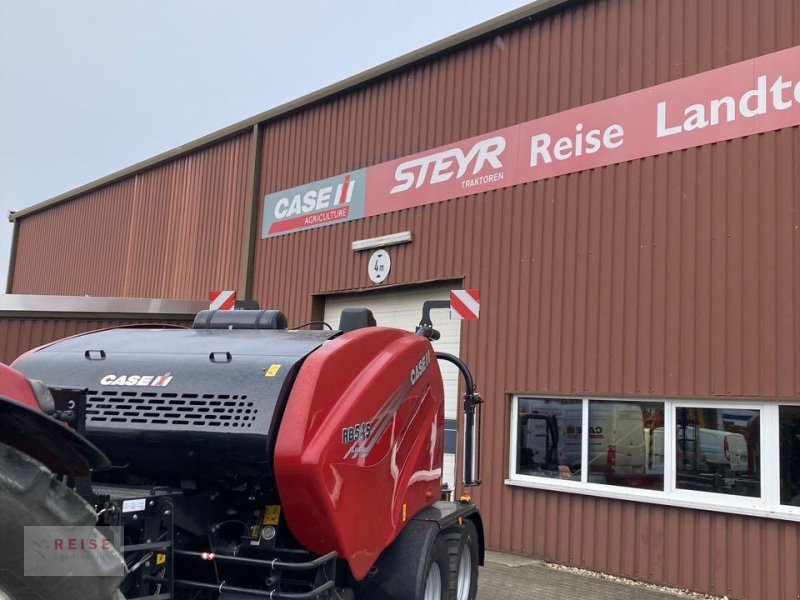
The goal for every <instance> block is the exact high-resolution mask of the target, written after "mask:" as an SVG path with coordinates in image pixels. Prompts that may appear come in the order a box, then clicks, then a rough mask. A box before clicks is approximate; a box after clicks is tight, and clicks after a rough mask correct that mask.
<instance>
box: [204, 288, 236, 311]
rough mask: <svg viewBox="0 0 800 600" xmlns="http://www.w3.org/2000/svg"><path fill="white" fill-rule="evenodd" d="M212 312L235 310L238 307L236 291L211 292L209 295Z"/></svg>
mask: <svg viewBox="0 0 800 600" xmlns="http://www.w3.org/2000/svg"><path fill="white" fill-rule="evenodd" d="M208 299H209V301H210V302H211V305H210V306H209V308H210V309H211V310H233V308H234V306H235V305H236V291H235V290H211V291H210V292H209V293H208Z"/></svg>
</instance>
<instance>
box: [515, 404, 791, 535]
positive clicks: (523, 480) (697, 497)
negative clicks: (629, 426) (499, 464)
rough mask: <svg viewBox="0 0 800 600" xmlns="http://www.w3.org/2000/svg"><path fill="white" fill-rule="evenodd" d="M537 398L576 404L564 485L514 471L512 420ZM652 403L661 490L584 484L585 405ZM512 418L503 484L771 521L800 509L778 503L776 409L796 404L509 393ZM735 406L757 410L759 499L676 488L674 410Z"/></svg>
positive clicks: (777, 412) (586, 434) (778, 470)
mask: <svg viewBox="0 0 800 600" xmlns="http://www.w3.org/2000/svg"><path fill="white" fill-rule="evenodd" d="M523 398H524V399H542V400H581V401H582V411H583V412H582V427H581V480H580V481H567V480H562V479H550V478H546V477H541V476H537V475H524V474H520V473H517V472H516V469H517V446H518V435H517V422H518V421H517V419H518V416H519V400H520V399H523ZM590 401H605V402H657V403H663V404H664V489H663V490H647V489H641V488H634V487H625V486H616V485H607V484H602V483H591V482H589V481H588V472H589V470H588V459H589V444H588V431H589V402H590ZM507 406H508V407H510V410H511V415H510V419H509V423H510V427H509V429H510V431H509V434H510V435H509V442H510V443H509V453H508V461H509V462H508V470H507V473H508V476H507V478H506V479H505V484H506V485H509V486H515V487H525V488H533V489H542V490H549V491H557V492H569V493H574V494H581V495H588V496H597V497H602V498H612V499H619V500H629V501H635V502H645V503H651V504H662V505H667V506H680V507H685V508H694V509H700V510H711V511H715V512H727V513H733V514H742V515H752V516H760V517H772V518H777V519H784V520H792V521H800V506H798V507H793V506H787V505H782V504H781V503H780V439H779V432H780V428H779V411H780V407H781V406H800V401H791V400H788V401H782V400H778V399H775V400H769V401H765V400H763V399H746V398H745V399H738V398H737V399H733V398H725V399H720V400H714V399H687V398H655V397H603V396H578V395H557V396H554V395H551V394H536V393H524V394H520V393H518V394H511V395H510V402H508V403H507ZM684 407H685V408H713V409H721V408H735V409H749V410H758V411H760V428H759V441H760V446H761V450H760V451H761V456H760V479H761V496H760V497H751V496H736V495H733V494H720V493H716V492H706V491H696V490H685V489H679V488H678V487H677V471H676V456H675V450H676V441H675V437H676V425H677V409H678V408H684Z"/></svg>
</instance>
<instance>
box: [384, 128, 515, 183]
mask: <svg viewBox="0 0 800 600" xmlns="http://www.w3.org/2000/svg"><path fill="white" fill-rule="evenodd" d="M505 149H506V139H505V138H504V137H503V136H501V135H498V136H495V137H491V138H488V139H485V140H481V141H479V142H476V143H475V145H474V146H472V149H471V150H470V151H469V152H467V154H464V152H463V151H462V150H461V148H451V149H449V150H444V151H443V152H437V153H435V154H429V155H428V156H423V157H421V158H415V159H414V160H408V161H406V162H404V163H400V164H399V165H398V166H397V169H396V170H395V173H394V177H395V180H396V181H398V182H402V183H399V184H398V185H396V186H394V187H393V188H392V190H391V192H389V193H390V194H397V193H398V192H405V191H406V190H408V189H411V187H412V186H414V187H415V188H419V187H421V186H422V184H423V183H425V180H426V178H427V179H428V183H430V184H435V183H441V182H443V181H447V180H449V179H451V178H452V177H453V175H455V176H456V179H460V178H461V177H463V176H464V174H465V173H466V172H467V168H468V167H469V166H470V164H474V166H473V167H472V175H477V174H478V173H480V172H481V169H483V167H484V165H485V164H486V163H489V164H490V165H491V166H492V168H494V169H502V168H503V163H501V162H500V155H501V154H502V153H503V150H505ZM453 159H455V164H457V165H458V169H457V170H456V171H455V173H454V172H453V166H454V161H453ZM473 161H474V163H473ZM431 165H433V168H432V169H431V174H430V178H428V167H430V166H431ZM415 169H419V170H417V171H416V172H415ZM415 181H416V185H414V182H415Z"/></svg>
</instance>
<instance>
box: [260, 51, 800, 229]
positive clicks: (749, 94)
mask: <svg viewBox="0 0 800 600" xmlns="http://www.w3.org/2000/svg"><path fill="white" fill-rule="evenodd" d="M796 125H800V46H797V47H794V48H789V49H788V50H783V51H780V52H775V53H773V54H767V55H764V56H760V57H757V58H754V59H751V60H747V61H744V62H740V63H736V64H733V65H729V66H727V67H721V68H719V69H715V70H713V71H707V72H705V73H699V74H697V75H693V76H691V77H685V78H683V79H678V80H675V81H671V82H669V83H664V84H661V85H657V86H654V87H650V88H646V89H643V90H639V91H636V92H631V93H629V94H624V95H622V96H616V97H614V98H610V99H608V100H603V101H601V102H596V103H594V104H588V105H585V106H581V107H578V108H574V109H571V110H567V111H564V112H560V113H557V114H554V115H550V116H547V117H542V118H540V119H535V120H533V121H528V122H526V123H521V124H519V125H514V126H512V127H507V128H505V129H500V130H498V131H493V132H491V133H487V134H485V135H481V136H477V137H474V138H470V139H468V140H463V141H461V142H457V143H454V144H449V145H447V146H442V147H439V148H435V149H432V150H429V151H426V152H421V153H419V154H414V155H412V156H407V157H404V158H400V159H397V160H393V161H389V162H385V163H381V164H379V165H374V166H371V167H368V168H367V169H366V170H365V171H366V172H365V173H363V171H362V176H363V177H364V178H365V179H366V184H365V187H366V193H365V195H364V199H363V215H361V214H360V212H361V211H360V210H359V211H358V212H357V213H353V212H352V211H351V212H348V211H347V210H344V209H339V210H338V212H337V211H330V210H327V211H324V214H321V215H320V217H319V219H315V218H312V221H311V222H312V226H320V225H322V224H333V223H337V222H342V221H346V220H351V219H353V218H361V217H362V216H371V215H379V214H383V213H387V212H393V211H397V210H402V209H405V208H410V207H413V206H421V205H424V204H430V203H433V202H441V201H443V200H449V199H451V198H458V197H461V196H468V195H470V194H475V193H478V192H486V191H489V190H494V189H498V188H504V187H509V186H512V185H517V184H520V183H525V182H529V181H538V180H540V179H545V178H548V177H556V176H558V175H564V174H567V173H574V172H577V171H583V170H587V169H594V168H597V167H603V166H606V165H611V164H616V163H620V162H625V161H629V160H635V159H639V158H645V157H648V156H654V155H657V154H663V153H666V152H672V151H675V150H683V149H685V148H692V147H695V146H701V145H704V144H711V143H714V142H721V141H725V140H729V139H733V138H737V137H743V136H747V135H752V134H756V133H763V132H765V131H772V130H775V129H781V128H784V127H792V126H796ZM307 187H308V186H301V187H300V188H294V189H293V190H285V191H283V192H278V193H275V194H270V195H268V196H267V197H266V198H265V210H264V214H265V219H269V221H270V227H269V231H268V230H267V228H266V227H265V235H264V237H269V236H270V235H277V234H280V233H288V232H290V231H299V230H301V229H307V228H309V227H308V225H307V223H309V221H308V219H305V220H304V219H296V218H294V219H292V220H291V221H289V220H288V219H286V220H285V221H284V219H283V218H282V215H281V211H282V210H283V209H284V208H285V207H286V206H289V199H290V198H292V197H299V193H300V191H304V190H305V189H306V188H307ZM295 192H297V193H295ZM298 202H299V201H298ZM284 212H286V211H284ZM273 213H274V214H273ZM332 213H334V214H332Z"/></svg>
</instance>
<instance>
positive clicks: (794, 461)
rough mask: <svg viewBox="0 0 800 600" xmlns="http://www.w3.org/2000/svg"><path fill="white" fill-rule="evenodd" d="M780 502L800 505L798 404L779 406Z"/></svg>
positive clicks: (799, 420) (799, 412) (799, 411)
mask: <svg viewBox="0 0 800 600" xmlns="http://www.w3.org/2000/svg"><path fill="white" fill-rule="evenodd" d="M779 415H780V416H779V423H780V445H781V450H780V455H781V459H780V460H781V467H780V468H781V504H787V505H790V506H800V406H781V407H780V412H779Z"/></svg>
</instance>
